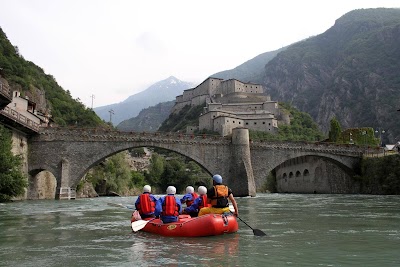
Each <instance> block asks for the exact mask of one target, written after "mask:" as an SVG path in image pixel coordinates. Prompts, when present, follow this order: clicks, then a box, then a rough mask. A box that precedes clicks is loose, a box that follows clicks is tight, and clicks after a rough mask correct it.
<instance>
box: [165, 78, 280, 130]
mask: <svg viewBox="0 0 400 267" xmlns="http://www.w3.org/2000/svg"><path fill="white" fill-rule="evenodd" d="M263 93H264V89H263V87H262V86H261V85H260V84H254V83H243V82H241V81H238V80H236V79H229V80H223V79H219V78H212V77H210V78H207V79H206V80H205V81H203V82H202V83H201V84H199V85H198V86H197V87H195V88H192V89H187V90H185V91H184V92H183V94H182V95H179V96H177V97H176V100H175V106H174V107H173V109H172V113H178V112H179V111H180V110H181V109H182V108H183V107H184V106H186V105H190V106H197V105H203V104H204V103H205V104H206V106H205V107H204V111H203V113H202V114H201V115H200V118H199V125H198V126H192V127H188V128H187V133H193V131H194V130H197V129H198V130H208V131H214V132H218V133H219V134H220V135H222V136H227V135H230V134H232V129H234V128H241V127H244V128H248V129H250V130H257V131H264V132H269V133H272V134H273V133H275V132H276V130H277V128H278V122H277V115H278V114H279V109H278V102H276V101H271V98H270V97H269V96H266V95H264V94H263Z"/></svg>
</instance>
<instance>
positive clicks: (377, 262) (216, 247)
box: [0, 194, 400, 267]
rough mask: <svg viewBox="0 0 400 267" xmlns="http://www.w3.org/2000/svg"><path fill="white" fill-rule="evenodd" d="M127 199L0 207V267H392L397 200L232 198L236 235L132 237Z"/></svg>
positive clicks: (399, 213) (398, 245) (399, 257)
mask: <svg viewBox="0 0 400 267" xmlns="http://www.w3.org/2000/svg"><path fill="white" fill-rule="evenodd" d="M135 200H136V197H122V198H121V197H117V198H94V199H77V200H70V201H67V200H66V201H55V200H54V201H53V200H39V201H20V202H14V203H6V204H0V266H24V267H26V266H160V265H162V266H224V267H226V266H379V267H380V266H400V196H370V195H299V194H258V196H257V197H255V198H237V202H238V205H239V210H240V214H239V216H240V218H241V219H242V220H244V221H245V222H247V224H249V225H250V226H251V227H253V228H255V229H260V230H262V231H264V232H265V233H266V234H267V235H266V236H263V237H259V236H254V234H253V231H252V230H251V229H250V228H249V227H247V226H246V225H245V224H243V223H242V222H240V221H239V231H238V232H237V233H235V234H229V235H224V236H216V237H202V238H171V237H160V236H157V235H152V234H148V233H144V232H138V233H131V230H130V221H129V220H130V215H131V211H130V210H129V209H128V208H123V207H115V206H111V205H110V204H109V203H114V204H122V205H126V206H131V205H132V204H133V203H134V201H135Z"/></svg>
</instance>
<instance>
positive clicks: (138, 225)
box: [131, 220, 149, 232]
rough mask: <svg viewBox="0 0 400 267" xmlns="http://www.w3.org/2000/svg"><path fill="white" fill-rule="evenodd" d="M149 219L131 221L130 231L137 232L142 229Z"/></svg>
mask: <svg viewBox="0 0 400 267" xmlns="http://www.w3.org/2000/svg"><path fill="white" fill-rule="evenodd" d="M148 222H149V221H145V220H139V221H134V222H132V223H131V227H132V231H134V232H137V231H139V230H141V229H143V228H144V227H145V226H146V224H147V223H148Z"/></svg>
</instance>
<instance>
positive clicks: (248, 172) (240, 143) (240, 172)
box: [229, 128, 256, 197]
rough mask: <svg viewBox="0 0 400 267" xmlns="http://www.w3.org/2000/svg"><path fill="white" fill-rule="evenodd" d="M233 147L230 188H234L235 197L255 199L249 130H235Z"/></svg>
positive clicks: (233, 132)
mask: <svg viewBox="0 0 400 267" xmlns="http://www.w3.org/2000/svg"><path fill="white" fill-rule="evenodd" d="M232 145H233V148H232V160H231V163H230V170H229V176H230V180H229V181H230V182H229V187H230V188H232V190H233V192H234V195H235V196H239V197H245V196H252V197H254V196H256V186H255V182H254V175H253V168H252V166H251V156H250V138H249V130H248V129H246V128H235V129H233V130H232Z"/></svg>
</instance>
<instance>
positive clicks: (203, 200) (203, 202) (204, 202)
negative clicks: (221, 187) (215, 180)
mask: <svg viewBox="0 0 400 267" xmlns="http://www.w3.org/2000/svg"><path fill="white" fill-rule="evenodd" d="M200 197H201V203H200V205H199V210H200V209H201V208H204V207H208V206H209V205H208V204H207V195H202V196H200Z"/></svg>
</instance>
